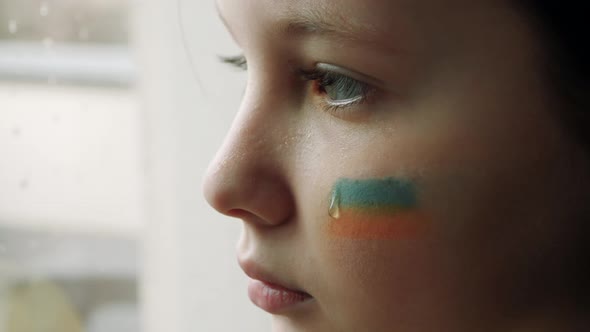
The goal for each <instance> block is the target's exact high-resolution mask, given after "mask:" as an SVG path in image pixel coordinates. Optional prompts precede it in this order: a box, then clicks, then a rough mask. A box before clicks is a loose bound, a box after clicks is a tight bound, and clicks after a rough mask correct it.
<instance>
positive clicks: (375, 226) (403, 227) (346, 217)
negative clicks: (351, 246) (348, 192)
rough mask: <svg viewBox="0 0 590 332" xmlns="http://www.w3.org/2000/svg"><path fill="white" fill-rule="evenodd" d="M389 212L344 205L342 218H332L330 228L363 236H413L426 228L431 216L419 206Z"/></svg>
mask: <svg viewBox="0 0 590 332" xmlns="http://www.w3.org/2000/svg"><path fill="white" fill-rule="evenodd" d="M384 212H385V211H384ZM388 212H389V213H388ZM388 212H385V213H382V214H379V213H378V212H376V211H370V212H369V211H365V212H363V211H356V210H355V209H343V210H342V211H341V212H340V213H341V215H340V217H339V218H338V219H330V220H329V223H328V226H327V227H328V232H329V233H330V234H332V235H334V236H338V237H344V238H351V239H363V240H384V239H401V238H411V237H414V236H416V235H419V234H422V233H424V232H425V230H426V227H427V223H428V218H427V216H426V215H425V214H424V213H422V212H420V211H416V210H401V211H396V212H392V211H388Z"/></svg>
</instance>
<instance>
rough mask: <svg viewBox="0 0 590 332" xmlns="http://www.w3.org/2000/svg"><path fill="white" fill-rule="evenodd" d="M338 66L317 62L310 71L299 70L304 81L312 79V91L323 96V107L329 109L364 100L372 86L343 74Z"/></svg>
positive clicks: (346, 106)
mask: <svg viewBox="0 0 590 332" xmlns="http://www.w3.org/2000/svg"><path fill="white" fill-rule="evenodd" d="M345 71H346V70H344V69H341V68H339V67H336V66H333V65H328V64H318V65H317V66H316V68H315V69H313V70H311V71H304V70H302V71H301V76H302V78H303V79H304V80H306V81H312V82H313V84H314V92H315V93H317V94H319V95H323V96H325V97H324V98H325V99H324V103H325V105H324V106H325V107H326V108H327V109H328V110H330V111H335V110H341V109H342V108H348V107H352V106H354V105H357V104H360V103H362V102H364V101H366V99H367V97H369V96H370V94H371V92H373V90H374V88H373V87H372V86H371V85H369V84H367V83H364V82H362V81H360V80H358V79H355V78H352V77H350V76H349V75H347V74H345V73H344V72H345Z"/></svg>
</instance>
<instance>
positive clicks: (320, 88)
mask: <svg viewBox="0 0 590 332" xmlns="http://www.w3.org/2000/svg"><path fill="white" fill-rule="evenodd" d="M219 59H220V61H221V62H223V63H226V64H228V65H230V66H232V67H236V68H238V69H240V70H243V71H247V70H248V62H247V60H246V57H244V56H243V55H238V56H229V57H224V56H220V57H219ZM298 74H299V76H300V77H301V79H302V80H303V81H306V82H312V83H313V90H314V93H316V94H320V95H324V96H325V97H324V100H323V102H322V108H323V109H324V110H325V111H327V112H332V113H345V112H347V111H348V110H349V109H350V108H352V107H354V106H358V105H359V104H362V103H364V102H366V101H367V99H369V98H370V96H371V95H372V92H374V90H375V88H373V87H372V86H371V85H369V84H367V83H364V82H361V81H359V80H356V79H354V78H352V77H349V76H346V75H343V74H340V73H337V72H333V71H328V70H325V69H320V68H314V69H312V70H303V69H300V70H298ZM354 84H356V85H357V87H352V88H354V89H356V90H359V91H358V92H359V97H354V98H351V99H350V100H344V101H330V100H329V99H330V97H329V96H328V95H327V94H328V92H327V91H326V88H327V87H329V86H338V87H340V88H345V89H351V85H354ZM341 115H345V114H341Z"/></svg>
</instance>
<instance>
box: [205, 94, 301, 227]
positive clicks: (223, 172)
mask: <svg viewBox="0 0 590 332" xmlns="http://www.w3.org/2000/svg"><path fill="white" fill-rule="evenodd" d="M281 113H283V112H279V111H277V109H276V107H275V108H274V109H272V107H271V106H270V105H268V104H267V106H264V104H263V103H261V102H258V103H255V102H247V101H246V100H244V102H242V106H241V108H240V111H239V112H238V115H237V116H236V118H235V119H234V123H233V125H232V128H231V129H230V132H229V133H228V135H227V136H226V139H225V141H224V143H223V145H222V147H221V148H220V150H219V151H218V153H217V155H216V157H215V158H214V160H213V161H212V162H211V164H210V165H209V169H208V170H207V173H206V175H205V179H204V185H203V191H204V195H205V198H206V199H207V201H208V202H209V204H210V205H211V206H212V207H213V208H215V209H216V210H217V211H219V212H221V213H223V214H225V215H228V216H231V217H236V218H240V219H242V220H244V221H245V222H250V223H255V224H258V225H263V226H276V225H280V224H282V223H284V222H286V221H287V220H289V219H291V217H292V214H293V212H294V206H295V204H294V201H293V195H292V191H291V188H290V186H289V180H288V178H287V173H288V171H287V167H288V164H289V163H288V159H289V155H290V151H289V149H288V148H286V147H285V146H284V144H283V143H284V142H285V141H286V138H285V137H286V135H288V134H286V133H288V132H289V130H288V123H289V121H288V119H285V118H284V116H282V115H281Z"/></svg>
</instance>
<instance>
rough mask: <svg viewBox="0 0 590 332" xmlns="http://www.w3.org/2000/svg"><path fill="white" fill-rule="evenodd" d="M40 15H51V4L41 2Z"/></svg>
mask: <svg viewBox="0 0 590 332" xmlns="http://www.w3.org/2000/svg"><path fill="white" fill-rule="evenodd" d="M39 15H41V16H43V17H45V16H47V15H49V4H48V3H47V1H43V2H41V6H39Z"/></svg>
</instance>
